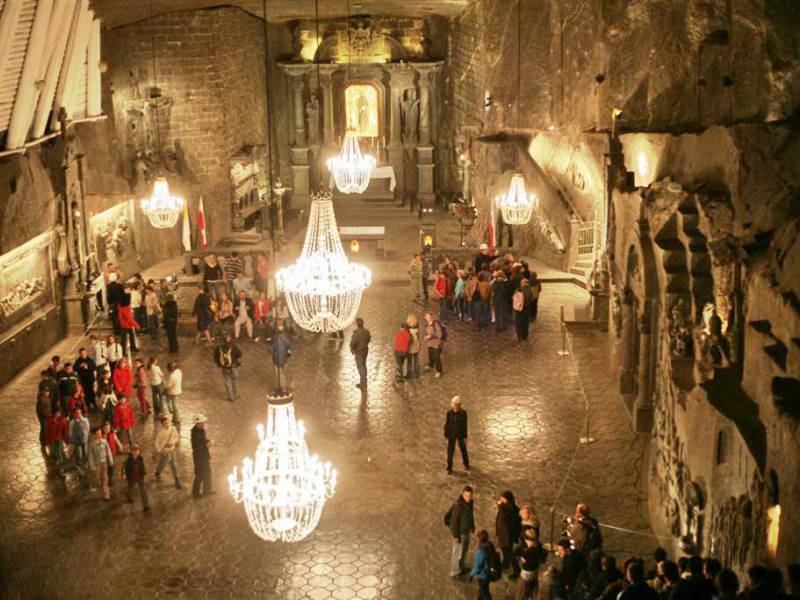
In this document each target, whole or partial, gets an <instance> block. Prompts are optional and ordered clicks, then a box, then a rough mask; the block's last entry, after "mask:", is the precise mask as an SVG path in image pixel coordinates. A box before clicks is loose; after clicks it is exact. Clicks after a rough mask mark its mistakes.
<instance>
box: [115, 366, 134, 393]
mask: <svg viewBox="0 0 800 600" xmlns="http://www.w3.org/2000/svg"><path fill="white" fill-rule="evenodd" d="M111 378H112V380H113V381H114V389H115V390H116V391H117V393H118V394H119V395H120V396H125V397H126V398H130V397H131V385H132V383H133V373H131V368H130V367H124V368H123V367H117V368H116V369H114V375H112V377H111Z"/></svg>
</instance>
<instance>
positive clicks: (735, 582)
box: [662, 563, 800, 600]
mask: <svg viewBox="0 0 800 600" xmlns="http://www.w3.org/2000/svg"><path fill="white" fill-rule="evenodd" d="M672 564H675V563H672ZM791 566H792V565H789V567H790V569H789V570H790V571H791ZM676 571H677V565H676ZM716 583H717V588H719V595H718V596H717V598H716V600H737V599H738V598H739V577H738V576H737V575H736V573H735V572H733V571H732V570H731V569H722V571H720V572H719V574H718V575H717V581H716ZM797 591H798V592H800V589H798V590H797ZM662 597H663V598H667V597H666V596H662ZM786 597H787V598H788V599H789V600H795V598H798V597H800V594H792V589H791V582H790V589H789V593H788V594H787V595H786Z"/></svg>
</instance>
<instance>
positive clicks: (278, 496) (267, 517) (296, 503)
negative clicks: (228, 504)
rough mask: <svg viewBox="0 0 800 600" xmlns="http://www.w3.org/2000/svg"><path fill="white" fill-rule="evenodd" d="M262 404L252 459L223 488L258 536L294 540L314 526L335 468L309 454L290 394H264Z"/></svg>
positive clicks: (329, 492) (330, 492) (330, 488)
mask: <svg viewBox="0 0 800 600" xmlns="http://www.w3.org/2000/svg"><path fill="white" fill-rule="evenodd" d="M267 401H268V403H269V404H268V413H267V426H266V429H265V428H264V426H263V425H262V424H260V423H259V425H258V428H257V429H258V438H259V443H258V447H257V448H256V455H255V460H251V459H250V458H245V459H244V461H243V462H242V469H241V471H238V469H237V468H236V467H234V469H233V473H231V474H230V475H228V485H229V487H230V491H231V494H232V495H233V497H234V499H235V500H236V502H241V503H243V504H244V508H245V512H246V513H247V520H248V521H249V523H250V527H251V528H252V530H253V532H254V533H255V534H256V535H257V536H258V537H260V538H261V539H263V540H266V541H269V542H275V541H281V542H298V541H300V540H302V539H303V538H305V537H306V536H308V534H310V533H311V532H312V531H313V530H314V528H316V526H317V523H319V518H320V515H321V514H322V509H323V507H324V506H325V502H326V500H327V499H328V498H330V497H331V496H333V494H334V491H335V489H336V469H333V468H332V467H331V464H330V463H329V462H326V463H324V464H323V463H322V462H321V461H320V460H319V458H318V457H317V456H316V455H313V456H311V455H309V453H308V445H307V444H306V440H305V428H304V427H303V422H302V421H299V422H298V421H297V419H296V417H295V412H294V402H293V401H292V397H291V395H285V396H267Z"/></svg>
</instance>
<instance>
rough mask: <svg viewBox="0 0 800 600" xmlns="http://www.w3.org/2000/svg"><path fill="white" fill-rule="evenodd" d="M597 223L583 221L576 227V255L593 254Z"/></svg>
mask: <svg viewBox="0 0 800 600" xmlns="http://www.w3.org/2000/svg"><path fill="white" fill-rule="evenodd" d="M598 225H599V223H598V222H597V221H584V222H583V223H581V224H580V225H578V254H579V255H580V254H592V253H594V249H595V245H596V243H597V241H598V239H597V237H598V232H599V228H598Z"/></svg>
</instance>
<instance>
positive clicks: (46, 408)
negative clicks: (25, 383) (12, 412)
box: [36, 390, 53, 419]
mask: <svg viewBox="0 0 800 600" xmlns="http://www.w3.org/2000/svg"><path fill="white" fill-rule="evenodd" d="M52 414H53V399H52V398H51V397H50V393H49V392H48V391H47V390H42V391H41V392H39V395H38V397H37V398H36V416H37V417H38V418H40V419H49V418H50V415H52Z"/></svg>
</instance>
